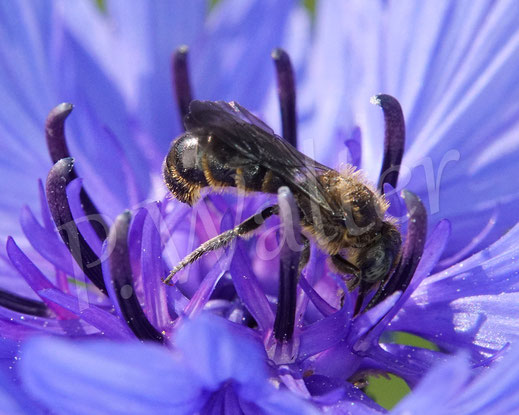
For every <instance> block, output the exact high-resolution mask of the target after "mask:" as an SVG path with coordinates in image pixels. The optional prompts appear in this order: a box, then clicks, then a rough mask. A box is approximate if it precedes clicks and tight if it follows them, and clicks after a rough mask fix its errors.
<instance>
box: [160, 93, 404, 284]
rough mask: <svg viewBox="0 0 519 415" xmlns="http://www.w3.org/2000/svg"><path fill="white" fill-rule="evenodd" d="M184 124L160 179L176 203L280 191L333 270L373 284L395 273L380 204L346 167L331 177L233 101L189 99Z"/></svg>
mask: <svg viewBox="0 0 519 415" xmlns="http://www.w3.org/2000/svg"><path fill="white" fill-rule="evenodd" d="M185 124H186V133H184V134H183V135H181V136H180V137H179V138H177V139H176V140H175V141H174V142H173V144H172V146H171V149H170V151H169V153H168V155H167V157H166V159H165V162H164V180H165V182H166V185H167V186H168V188H169V190H170V191H171V193H172V194H173V196H174V197H176V198H177V199H178V200H180V201H182V202H185V203H188V204H190V205H192V204H194V203H195V202H196V201H197V200H198V198H199V196H200V190H201V189H202V188H203V187H207V186H209V187H211V188H213V189H221V188H225V187H235V188H239V189H241V190H244V191H250V192H262V193H277V190H278V189H279V188H280V187H281V186H287V187H288V188H289V189H290V190H291V191H292V193H293V194H294V197H295V200H296V202H297V205H298V207H299V212H300V217H301V225H302V228H303V230H304V232H305V233H306V234H308V235H309V236H311V237H313V238H314V239H315V240H316V242H317V244H318V245H319V247H320V248H321V249H322V250H324V251H325V252H327V253H328V254H329V255H330V256H331V258H332V262H333V264H334V265H335V267H336V268H337V269H338V270H339V271H341V272H343V273H349V274H351V273H354V274H357V276H358V277H359V281H366V282H369V283H374V282H377V281H380V280H382V279H383V278H384V277H385V276H387V274H388V273H389V272H390V271H391V270H392V269H393V268H394V267H395V265H396V263H397V261H398V259H399V252H400V245H401V238H400V233H399V232H398V230H397V228H396V227H395V225H394V224H393V223H392V222H391V221H389V220H386V219H385V217H384V215H385V212H386V210H387V207H388V204H387V202H386V200H385V198H384V197H383V196H382V195H380V194H379V193H378V192H377V191H376V190H375V189H374V188H373V187H372V186H371V185H370V184H369V183H367V181H366V180H364V179H363V177H362V174H361V172H359V171H355V169H354V168H353V167H351V166H347V167H346V168H344V169H343V170H342V172H341V173H339V172H338V171H336V170H333V169H330V168H328V167H326V166H324V165H322V164H319V163H317V162H315V161H314V160H312V159H310V158H308V157H306V156H304V155H303V154H302V153H300V152H299V151H297V150H296V149H295V148H293V147H292V146H290V145H289V144H288V143H286V142H284V141H283V140H282V139H281V138H280V137H277V136H276V135H275V134H274V133H273V132H272V131H271V130H270V129H269V128H268V127H267V126H266V125H265V124H263V123H262V122H261V121H260V120H258V119H257V118H255V117H254V116H253V115H252V114H250V113H249V112H248V111H247V110H245V109H244V108H242V107H240V106H239V105H237V104H235V103H231V104H227V103H223V102H200V101H193V103H192V104H191V107H190V113H189V114H188V115H187V117H186V119H185ZM238 236H241V235H238ZM219 246H220V245H219ZM211 249H214V248H211Z"/></svg>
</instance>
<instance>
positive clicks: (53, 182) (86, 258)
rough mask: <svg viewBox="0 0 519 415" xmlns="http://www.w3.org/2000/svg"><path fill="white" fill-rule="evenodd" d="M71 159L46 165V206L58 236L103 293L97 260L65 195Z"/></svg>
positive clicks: (104, 290)
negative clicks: (47, 173) (48, 169)
mask: <svg viewBox="0 0 519 415" xmlns="http://www.w3.org/2000/svg"><path fill="white" fill-rule="evenodd" d="M73 168H74V159H72V158H70V157H68V158H64V159H62V160H59V161H58V162H57V163H56V164H54V166H53V167H52V168H51V169H50V172H49V175H48V176H47V183H46V186H45V190H46V194H47V201H48V205H49V210H50V213H51V215H52V219H53V220H54V223H55V224H56V227H57V229H58V231H59V234H60V236H61V239H63V242H65V245H66V246H67V248H68V249H69V251H70V253H71V254H72V257H73V258H74V259H75V260H76V262H77V263H78V264H79V266H80V267H81V270H82V271H83V272H84V273H85V275H86V276H87V277H88V278H89V279H90V281H92V282H93V283H94V285H95V286H96V287H97V288H99V289H100V290H101V291H102V292H103V293H105V294H106V287H105V283H104V281H103V272H102V270H101V261H100V260H99V257H98V256H97V255H96V254H95V252H94V251H93V250H92V248H90V246H89V245H88V244H87V242H86V241H85V238H84V237H83V235H82V234H81V233H80V232H79V229H78V227H77V225H76V223H75V222H74V218H73V217H72V212H71V211H70V206H69V202H68V198H67V190H66V189H67V185H68V184H69V183H70V181H71V180H72V178H73V175H72V173H73Z"/></svg>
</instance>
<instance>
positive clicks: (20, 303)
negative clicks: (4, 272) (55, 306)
mask: <svg viewBox="0 0 519 415" xmlns="http://www.w3.org/2000/svg"><path fill="white" fill-rule="evenodd" d="M0 307H4V308H7V309H9V310H13V311H16V312H18V313H23V314H29V315H31V316H38V317H48V316H49V309H48V308H47V306H46V305H45V304H44V303H42V302H41V301H37V300H31V299H30V298H25V297H21V296H19V295H16V294H13V293H10V292H8V291H4V290H0Z"/></svg>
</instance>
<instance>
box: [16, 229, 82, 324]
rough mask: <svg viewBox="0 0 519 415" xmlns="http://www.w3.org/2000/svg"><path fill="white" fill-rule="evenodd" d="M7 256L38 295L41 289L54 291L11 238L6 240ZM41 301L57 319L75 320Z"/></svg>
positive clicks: (63, 310)
mask: <svg viewBox="0 0 519 415" xmlns="http://www.w3.org/2000/svg"><path fill="white" fill-rule="evenodd" d="M6 250H7V255H9V259H10V260H11V262H12V264H13V265H14V266H15V268H16V269H17V270H18V272H19V273H20V275H21V276H22V277H23V278H24V279H25V281H27V284H29V286H30V287H31V288H32V289H33V290H34V292H36V293H37V294H38V295H39V291H40V290H43V289H54V288H56V287H55V286H54V284H52V283H51V282H50V281H49V280H48V279H47V277H45V275H43V274H42V272H41V271H40V270H39V269H38V268H37V267H36V265H34V264H33V262H32V261H31V260H30V259H29V258H27V256H26V255H25V254H24V253H23V252H22V250H21V249H20V248H18V246H17V245H16V243H15V242H14V240H13V239H12V238H8V239H7V247H6ZM42 299H43V301H44V302H45V303H46V304H47V306H48V307H49V308H50V309H52V310H53V311H54V312H55V313H56V314H57V315H58V317H59V318H61V319H65V320H68V319H71V318H75V316H74V315H73V314H72V313H70V312H69V311H68V310H66V309H63V308H62V307H60V306H57V305H56V304H55V303H52V302H49V301H47V300H46V299H45V298H43V297H42Z"/></svg>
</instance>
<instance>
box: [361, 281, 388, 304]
mask: <svg viewBox="0 0 519 415" xmlns="http://www.w3.org/2000/svg"><path fill="white" fill-rule="evenodd" d="M388 276H389V275H386V277H385V278H384V279H382V280H380V285H379V286H378V289H377V291H376V292H375V295H373V297H372V298H371V300H370V301H369V303H368V305H367V306H366V310H369V309H370V308H373V307H375V306H376V305H377V303H378V300H379V299H380V297H381V296H382V293H383V292H384V288H385V286H386V281H387V279H388Z"/></svg>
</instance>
